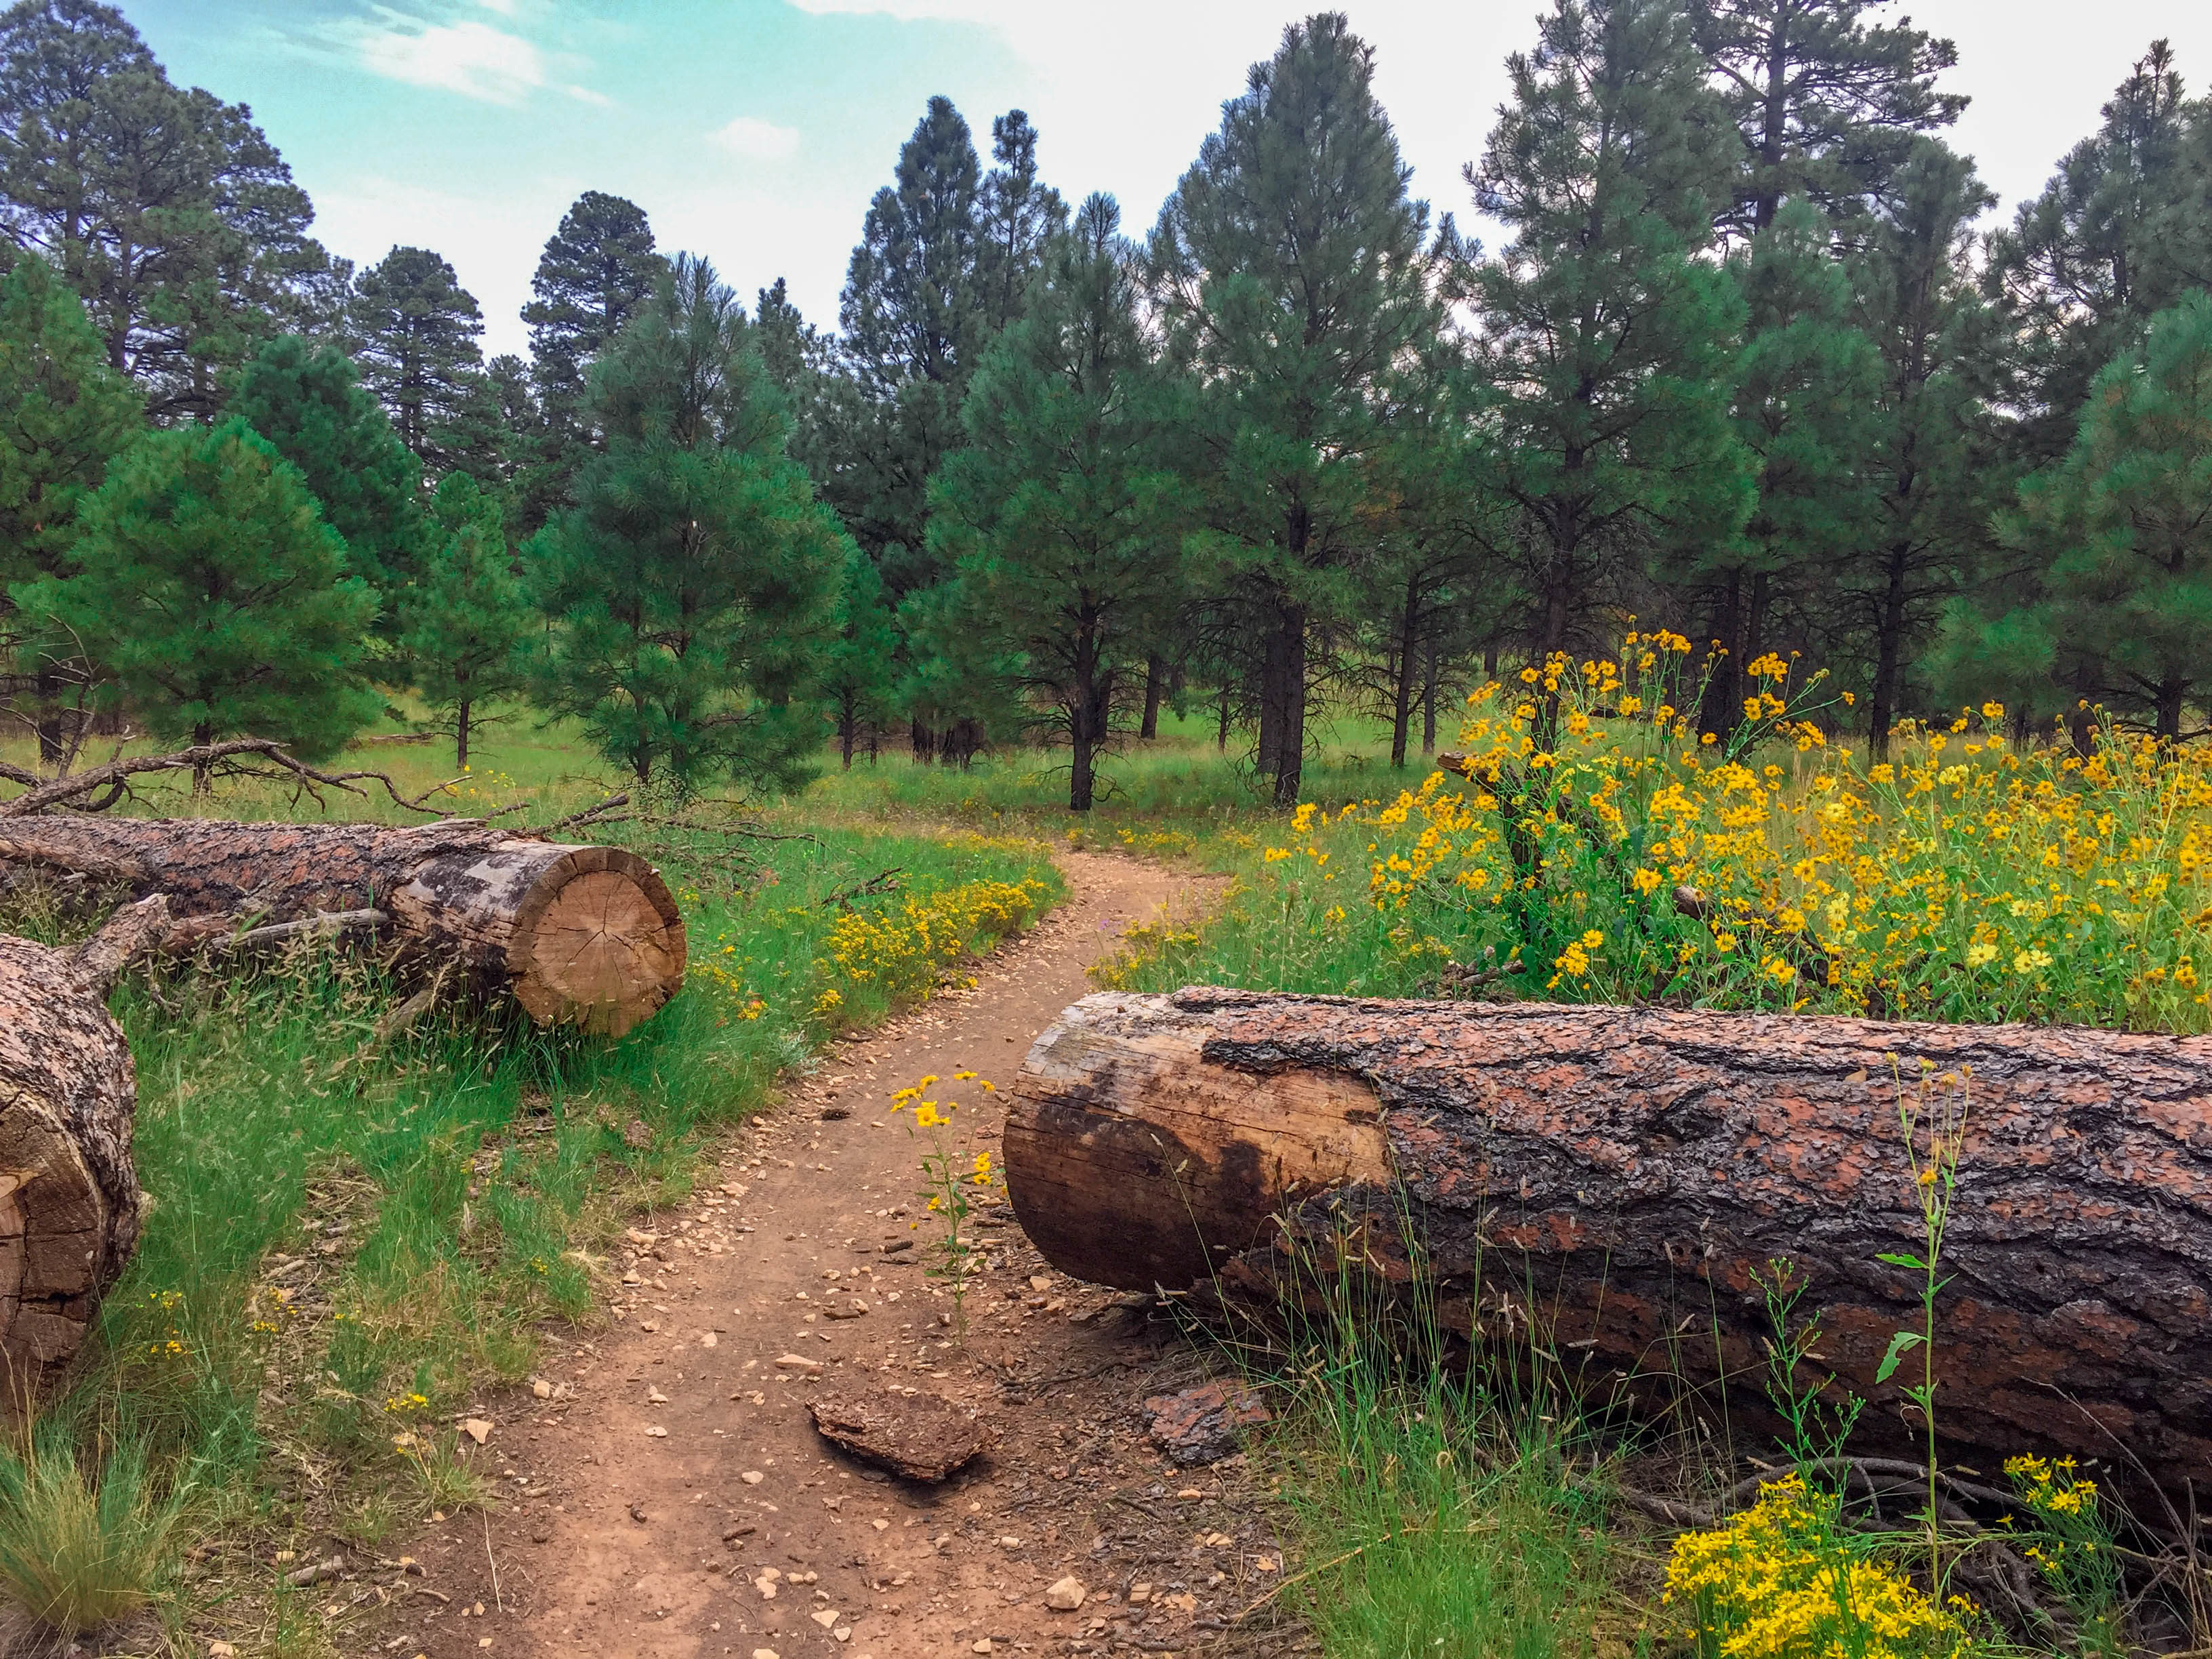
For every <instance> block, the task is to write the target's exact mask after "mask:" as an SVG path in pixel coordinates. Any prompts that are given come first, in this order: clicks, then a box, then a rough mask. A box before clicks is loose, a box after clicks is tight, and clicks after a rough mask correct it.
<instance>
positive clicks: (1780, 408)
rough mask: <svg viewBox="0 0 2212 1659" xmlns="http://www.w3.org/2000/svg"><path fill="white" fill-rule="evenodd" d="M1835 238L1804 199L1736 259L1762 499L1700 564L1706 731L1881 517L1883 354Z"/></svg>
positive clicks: (1734, 703) (1742, 430)
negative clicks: (1834, 247) (1708, 649)
mask: <svg viewBox="0 0 2212 1659" xmlns="http://www.w3.org/2000/svg"><path fill="white" fill-rule="evenodd" d="M1830 240H1831V238H1830V225H1829V222H1828V221H1827V220H1826V217H1825V216H1823V215H1822V214H1821V213H1820V210H1818V209H1816V208H1814V206H1813V204H1811V203H1809V202H1807V201H1803V200H1791V201H1790V202H1787V203H1785V204H1784V205H1783V207H1782V210H1781V211H1780V212H1779V213H1778V215H1777V216H1775V219H1774V221H1773V222H1772V223H1771V224H1770V225H1769V226H1767V227H1766V228H1765V229H1763V230H1759V231H1756V232H1754V233H1753V234H1752V236H1751V239H1750V240H1749V242H1748V243H1747V245H1746V246H1744V247H1743V248H1742V249H1741V250H1740V251H1739V252H1736V253H1735V255H1734V256H1732V257H1731V258H1730V260H1729V270H1730V272H1731V273H1732V275H1733V276H1735V282H1736V285H1737V287H1738V289H1739V290H1740V291H1741V294H1742V296H1743V303H1744V307H1745V337H1744V344H1743V349H1742V351H1741V355H1740V356H1738V358H1737V360H1736V362H1735V388H1734V392H1735V398H1734V403H1735V435H1736V438H1737V441H1739V442H1740V443H1741V445H1742V447H1743V449H1744V451H1745V452H1746V453H1747V455H1748V456H1749V457H1750V459H1751V463H1752V465H1753V468H1754V469H1755V470H1756V479H1757V484H1758V494H1757V505H1756V506H1755V507H1753V511H1752V513H1751V517H1750V519H1749V520H1748V521H1747V523H1746V524H1745V526H1744V529H1743V533H1742V535H1741V536H1740V537H1737V538H1732V539H1730V540H1729V541H1725V542H1721V543H1717V544H1715V545H1713V546H1712V547H1711V548H1709V549H1707V550H1705V551H1704V554H1703V556H1699V557H1694V558H1693V559H1692V561H1691V562H1689V567H1688V570H1689V579H1690V580H1691V581H1692V582H1693V583H1695V584H1696V585H1698V586H1702V587H1705V588H1706V589H1708V590H1710V593H1711V597H1710V599H1709V600H1708V613H1709V615H1710V617H1711V632H1710V637H1711V638H1712V639H1715V640H1717V641H1719V642H1720V645H1721V648H1722V653H1721V654H1719V655H1717V656H1716V657H1715V658H1714V659H1712V661H1711V663H1710V664H1709V665H1708V670H1709V672H1708V678H1707V680H1706V684H1705V693H1706V695H1705V708H1704V709H1703V710H1702V711H1701V716H1700V720H1701V724H1702V726H1703V727H1704V729H1705V731H1707V732H1729V731H1732V730H1734V729H1735V726H1736V724H1737V722H1738V720H1740V718H1741V703H1742V702H1743V699H1744V696H1745V693H1746V691H1747V687H1746V685H1745V684H1744V680H1743V666H1744V665H1746V664H1747V663H1749V662H1752V661H1753V660H1754V659H1757V658H1758V657H1759V655H1760V654H1761V653H1764V652H1765V651H1767V650H1768V649H1770V648H1771V646H1772V644H1773V641H1772V639H1771V632H1770V623H1771V618H1772V617H1773V616H1774V614H1775V612H1776V611H1777V610H1778V608H1779V607H1781V606H1783V605H1788V607H1789V608H1790V610H1792V611H1798V612H1801V613H1802V612H1803V611H1805V610H1807V609H1808V607H1811V606H1813V605H1815V604H1816V603H1817V601H1818V599H1819V594H1818V592H1817V589H1818V587H1819V581H1820V572H1821V571H1822V570H1824V569H1826V568H1830V567H1831V566H1832V564H1833V562H1834V561H1835V560H1836V559H1837V558H1838V556H1841V554H1842V553H1843V551H1844V550H1845V549H1846V548H1847V547H1849V546H1850V545H1851V544H1853V542H1854V540H1855V538H1857V536H1858V535H1859V534H1860V533H1861V532H1862V531H1863V528H1864V526H1865V525H1866V524H1867V523H1868V522H1869V520H1870V519H1871V517H1872V515H1873V513H1874V511H1875V502H1874V501H1873V498H1872V495H1871V494H1870V486H1869V479H1868V476H1867V471H1866V464H1867V462H1868V460H1869V459H1870V456H1871V453H1872V449H1873V445H1874V437H1875V431H1874V425H1875V423H1874V410H1875V405H1876V404H1877V401H1878V392H1879V388H1880V386H1881V354H1880V353H1879V352H1878V351H1877V350H1876V349H1875V343H1874V342H1873V341H1872V340H1871V339H1869V337H1867V336H1866V335H1865V334H1864V333H1863V332H1861V331H1860V330H1859V329H1858V327H1857V325H1856V323H1855V320H1854V318H1853V313H1852V294H1851V286H1850V276H1848V274H1847V273H1846V272H1845V270H1844V268H1843V266H1842V265H1841V264H1838V262H1837V261H1836V259H1835V258H1834V257H1833V256H1832V252H1831V249H1830Z"/></svg>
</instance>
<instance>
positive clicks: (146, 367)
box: [0, 0, 331, 417]
mask: <svg viewBox="0 0 2212 1659" xmlns="http://www.w3.org/2000/svg"><path fill="white" fill-rule="evenodd" d="M312 217H313V209H312V208H311V207H310V206H309V204H308V201H307V195H306V193H305V192H304V191H301V190H300V188H299V187H298V186H297V185H295V184H294V183H293V182H292V177H291V173H290V172H289V169H288V168H287V167H285V165H284V162H283V158H282V157H280V156H279V155H277V153H276V149H275V148H274V147H273V146H272V145H271V144H270V143H269V141H268V139H267V138H265V137H264V136H263V135H262V132H261V131H260V129H259V128H258V127H256V126H255V125H253V119H252V112H250V111H249V110H247V109H246V107H245V106H243V105H239V104H224V103H222V102H221V101H219V100H216V98H214V97H211V96H210V94H207V93H205V92H202V91H200V90H198V89H197V88H191V89H189V90H187V89H185V88H179V87H176V86H174V85H173V84H171V82H169V79H168V77H167V76H166V75H165V74H164V73H163V72H162V70H161V65H160V64H157V63H156V62H155V59H154V56H153V54H152V53H151V52H149V51H148V50H147V48H146V45H145V43H144V42H143V40H140V39H139V37H138V33H137V30H135V29H134V28H132V27H131V25H130V24H129V23H128V22H127V21H125V19H124V17H123V15H122V14H121V13H120V12H118V11H117V10H116V9H114V8H113V7H112V6H106V5H100V4H97V3H94V0H22V3H21V4H18V5H16V6H15V7H13V8H11V9H9V11H8V12H7V13H6V14H4V15H0V227H4V229H5V231H6V233H7V234H8V235H9V237H10V238H11V239H12V240H14V242H15V246H17V247H18V248H21V249H24V250H27V251H31V252H37V253H40V254H41V255H43V256H45V257H46V258H48V259H50V260H51V261H52V263H53V264H54V265H55V266H56V267H57V268H58V270H60V271H61V273H62V275H63V276H64V277H65V278H66V279H67V280H68V282H69V283H70V285H71V286H72V287H73V288H75V289H76V291H77V292H78V293H79V294H80V295H82V297H83V299H84V301H85V303H86V306H87V308H88V310H89V311H90V313H91V314H92V319H93V324H94V327H95V328H96V329H98V330H99V331H100V337H101V339H102V342H103V343H104V345H105V348H106V356H107V361H108V363H109V365H110V367H112V368H117V369H120V370H123V371H125V372H126V373H128V374H131V375H132V376H133V377H134V378H135V379H137V380H138V382H139V384H140V386H141V387H142V388H143V391H144V393H145V395H146V398H147V400H148V402H149V405H150V406H151V408H152V409H153V410H154V412H155V414H156V415H159V416H164V417H177V416H205V415H207V414H209V413H210V412H212V411H213V410H215V409H216V407H217V406H218V405H219V404H220V402H221V397H222V384H221V377H222V371H223V370H224V369H226V368H230V367H231V366H233V365H234V364H236V363H239V362H242V361H244V359H245V358H246V356H249V355H250V354H251V352H252V349H253V347H254V346H255V344H256V343H258V342H259V341H260V340H262V339H264V338H266V337H268V336H269V335H270V334H272V333H275V332H276V331H279V330H280V329H281V328H282V327H283V318H284V316H285V315H286V313H288V312H290V311H292V310H295V309H296V308H297V307H299V306H300V305H301V304H302V303H304V302H305V301H307V299H309V298H310V297H311V295H312V291H313V289H314V288H315V287H316V286H317V285H318V283H319V279H321V278H323V277H325V276H327V275H328V273H329V271H330V269H331V266H330V260H329V257H328V255H326V254H325V252H323V250H322V249H321V248H320V247H319V246H317V245H316V244H315V243H314V242H313V241H311V240H308V238H307V224H308V222H309V221H310V219H311V218H312Z"/></svg>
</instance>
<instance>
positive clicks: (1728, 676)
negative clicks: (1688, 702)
mask: <svg viewBox="0 0 2212 1659" xmlns="http://www.w3.org/2000/svg"><path fill="white" fill-rule="evenodd" d="M1744 661H1745V659H1744V655H1743V573H1742V572H1741V570H1731V571H1729V573H1728V575H1727V577H1726V578H1725V579H1724V580H1723V583H1722V586H1721V592H1720V605H1719V611H1718V614H1717V615H1716V616H1715V617H1714V618H1713V633H1712V643H1711V645H1710V646H1709V647H1707V649H1706V652H1705V696H1704V698H1703V700H1702V701H1701V702H1699V707H1698V730H1699V731H1700V732H1706V733H1708V734H1710V735H1711V736H1714V737H1726V736H1727V735H1728V734H1729V732H1733V731H1735V729H1736V727H1737V726H1741V724H1742V723H1743V665H1744Z"/></svg>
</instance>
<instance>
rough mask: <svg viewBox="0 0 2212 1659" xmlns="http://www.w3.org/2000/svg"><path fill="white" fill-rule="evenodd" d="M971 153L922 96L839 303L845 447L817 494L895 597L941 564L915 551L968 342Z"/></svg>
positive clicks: (945, 446) (964, 371)
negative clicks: (846, 376) (920, 110)
mask: <svg viewBox="0 0 2212 1659" xmlns="http://www.w3.org/2000/svg"><path fill="white" fill-rule="evenodd" d="M980 189H981V163H980V162H979V161H977V160H976V156H975V143H974V141H973V140H972V138H971V137H970V136H969V131H968V123H967V122H966V121H965V120H963V118H961V115H960V112H959V111H957V109H955V108H953V106H952V103H951V100H949V99H945V98H933V99H931V100H929V107H928V109H927V112H925V113H924V114H923V116H922V118H921V122H920V124H919V125H916V127H915V130H914V134H913V136H912V137H909V138H908V140H907V142H906V143H905V144H904V145H903V146H902V148H901V149H900V150H899V159H898V169H897V173H896V178H895V180H894V182H893V183H891V184H890V185H885V186H884V187H883V188H882V189H881V190H878V191H877V192H876V195H875V199H874V200H873V201H872V202H871V203H869V204H868V211H867V216H866V219H865V220H864V221H863V222H862V224H861V229H860V246H857V247H855V248H854V250H853V256H852V258H851V260H850V262H849V263H848V266H847V269H846V275H845V289H844V294H843V296H842V300H841V301H840V304H839V312H838V315H839V320H840V323H841V325H842V328H843V331H844V333H843V337H842V340H841V342H840V345H841V347H842V358H843V361H844V362H845V364H846V365H847V366H848V368H849V370H850V373H851V376H852V379H851V383H850V386H848V387H846V388H836V389H834V390H835V391H836V392H838V393H839V394H841V395H842V401H843V402H844V404H845V405H846V406H845V408H844V409H843V410H842V411H840V417H839V418H838V420H837V422H836V426H837V428H838V430H839V431H840V432H841V433H842V436H843V439H844V444H843V446H842V447H843V448H844V451H845V453H842V454H839V455H838V456H836V458H835V460H834V462H833V464H832V466H831V468H830V471H829V476H828V477H824V478H823V490H824V493H825V494H826V495H828V496H829V500H830V501H832V502H833V503H834V504H835V505H836V507H837V509H838V511H839V513H841V514H842V517H843V518H844V520H845V522H846V525H847V526H848V527H849V528H850V529H851V531H852V532H853V534H854V536H855V537H856V538H858V539H859V540H860V544H861V545H862V546H863V547H865V548H866V549H867V550H868V551H869V553H870V554H871V555H872V556H873V557H874V558H875V559H876V560H877V562H878V566H879V567H880V568H882V570H883V572H884V581H885V584H886V586H888V587H889V589H890V592H891V594H892V596H893V597H894V599H897V598H902V597H903V596H904V595H905V594H907V593H908V592H912V591H913V590H914V589H915V588H917V587H921V586H927V585H928V584H929V583H930V582H931V581H933V580H936V578H937V576H938V574H939V572H938V571H937V570H936V569H934V568H933V567H932V566H931V564H930V563H929V561H928V557H927V553H926V551H925V542H926V537H927V520H928V513H927V489H928V483H929V475H930V474H931V473H932V472H933V471H935V470H936V468H937V464H938V462H939V460H941V459H943V458H944V457H945V454H946V453H949V452H950V451H951V449H952V448H953V447H955V446H956V445H957V443H958V441H959V434H960V424H959V422H960V399H961V397H962V395H963V393H964V392H966V390H967V380H968V374H969V370H970V369H971V368H972V367H973V364H972V362H971V361H970V359H971V356H972V355H973V352H974V350H975V347H976V344H977V340H976V335H977V322H976V318H977V307H978V300H977V295H976V289H975V264H976V242H977V232H976V222H975V207H976V194H977V191H979V190H980Z"/></svg>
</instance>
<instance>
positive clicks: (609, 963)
mask: <svg viewBox="0 0 2212 1659" xmlns="http://www.w3.org/2000/svg"><path fill="white" fill-rule="evenodd" d="M0 859H5V860H15V861H17V862H21V863H26V864H37V865H41V866H46V867H48V868H52V869H58V870H63V871H67V872H75V873H80V874H82V875H85V876H87V877H88V878H93V879H94V880H99V881H106V882H114V883H117V884H123V885H127V886H129V887H130V888H131V889H132V890H135V891H137V892H142V893H144V892H161V893H165V894H167V896H168V898H169V902H170V904H171V906H172V908H173V909H174V911H175V913H176V915H178V917H179V919H180V921H181V927H180V930H179V937H178V938H177V940H176V942H177V943H179V944H183V943H186V942H189V941H191V940H192V939H210V938H211V937H214V936H216V935H217V934H220V933H228V931H230V929H231V928H232V927H234V926H236V925H238V924H239V923H241V922H244V921H248V920H252V921H260V922H264V923H271V924H275V923H283V922H289V921H310V920H313V919H314V918H317V917H318V916H320V915H325V913H328V914H331V915H349V914H353V913H357V912H360V911H363V910H377V911H381V912H383V913H384V915H386V916H387V917H389V918H390V922H391V927H392V929H393V930H394V931H395V932H396V933H398V934H399V935H401V936H402V937H403V938H404V939H407V940H409V941H410V942H412V943H414V944H416V945H420V946H422V948H424V949H426V950H428V951H430V952H433V953H435V954H438V955H440V956H443V957H451V958H453V959H455V960H457V961H458V962H459V963H460V964H461V965H463V966H464V967H465V968H467V969H471V970H473V971H474V972H476V973H477V974H478V975H482V976H483V977H484V978H485V979H487V980H488V981H492V982H494V983H502V984H505V985H507V986H508V987H510V988H512V990H513V994H514V996H515V998H516V1000H518V1001H520V1003H521V1004H522V1006H524V1007H525V1008H526V1009H527V1010H528V1011H529V1012H530V1014H531V1016H532V1018H535V1019H536V1020H538V1022H539V1023H540V1024H577V1025H581V1026H583V1027H585V1028H586V1030H594V1031H604V1032H608V1033H611V1034H617V1035H618V1034H619V1033H621V1032H623V1031H626V1030H629V1028H630V1027H631V1026H633V1025H635V1024H637V1023H638V1022H639V1021H641V1020H642V1019H644V1018H647V1017H648V1016H649V1015H651V1014H652V1013H653V1012H655V1011H656V1010H657V1009H659V1006H661V1004H662V1003H664V1002H665V1001H667V1000H668V999H669V998H670V997H671V996H672V995H674V994H675V992H676V990H677V987H678V986H680V985H681V984H682V983H683V979H684V921H683V918H682V917H681V916H680V915H678V911H677V908H676V902H675V900H674V899H673V898H672V897H671V896H670V894H669V891H668V888H667V886H666V884H665V883H664V882H663V881H662V880H661V878H660V877H659V873H658V872H655V871H654V870H653V866H651V865H649V864H647V862H646V861H645V860H643V859H641V858H639V857H638V856H637V855H636V854H633V853H628V852H624V851H623V850H622V849H620V848H610V847H578V846H568V845H563V844H561V843H558V842H538V841H527V840H522V839H520V838H517V837H515V836H511V835H508V834H507V833H505V832H503V831H501V830H498V829H492V828H489V827H488V826H485V825H483V824H473V823H433V824H422V825H417V826H415V827H412V828H407V829H391V828H386V827H385V826H382V825H379V824H368V823H327V824H291V823H220V822H215V821H210V820H202V819H193V818H180V819H168V818H164V819H147V818H106V817H52V816H46V815H38V816H33V817H18V818H6V819H0Z"/></svg>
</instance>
